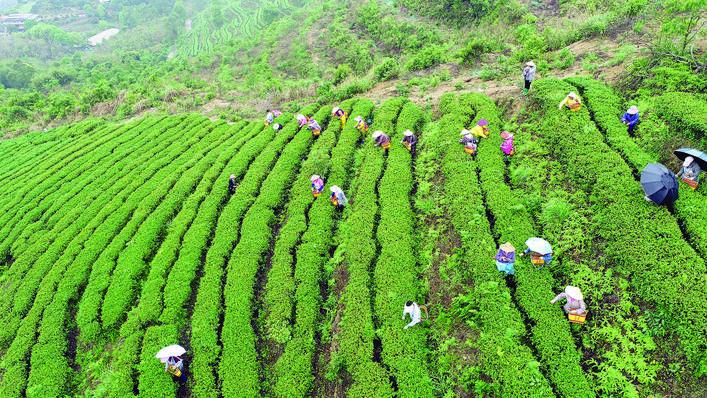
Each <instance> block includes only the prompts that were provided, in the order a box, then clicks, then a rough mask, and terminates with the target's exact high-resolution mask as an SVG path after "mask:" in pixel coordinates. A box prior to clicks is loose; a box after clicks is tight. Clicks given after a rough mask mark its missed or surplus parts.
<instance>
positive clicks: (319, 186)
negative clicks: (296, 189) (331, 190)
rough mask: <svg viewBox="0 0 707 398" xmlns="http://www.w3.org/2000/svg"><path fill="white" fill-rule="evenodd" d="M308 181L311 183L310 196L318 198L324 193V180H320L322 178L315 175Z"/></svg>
mask: <svg viewBox="0 0 707 398" xmlns="http://www.w3.org/2000/svg"><path fill="white" fill-rule="evenodd" d="M309 181H311V182H312V195H314V197H315V198H318V197H319V195H321V194H322V192H324V180H322V177H320V176H318V175H316V174H315V175H313V176H311V177H310V178H309Z"/></svg>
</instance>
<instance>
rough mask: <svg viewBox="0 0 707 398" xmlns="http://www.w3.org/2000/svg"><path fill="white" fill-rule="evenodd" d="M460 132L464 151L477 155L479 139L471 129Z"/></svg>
mask: <svg viewBox="0 0 707 398" xmlns="http://www.w3.org/2000/svg"><path fill="white" fill-rule="evenodd" d="M460 134H461V136H462V138H461V139H460V140H459V143H460V144H463V145H464V152H466V153H468V154H469V155H471V156H473V157H476V150H477V148H478V143H479V141H478V140H477V139H476V137H474V135H473V134H471V131H469V130H466V129H465V130H462V132H461V133H460Z"/></svg>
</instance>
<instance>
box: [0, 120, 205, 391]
mask: <svg viewBox="0 0 707 398" xmlns="http://www.w3.org/2000/svg"><path fill="white" fill-rule="evenodd" d="M202 135H205V133H204V134H202ZM200 138H201V137H200V136H198V135H197V136H195V137H194V138H193V139H191V140H189V141H188V142H186V143H184V144H181V145H173V146H172V148H171V150H170V152H169V153H168V154H165V155H164V157H163V158H158V159H155V158H152V159H151V163H150V167H147V168H145V169H144V170H143V172H142V173H141V175H137V176H136V175H131V176H130V178H129V182H130V184H128V185H122V186H121V189H123V188H125V189H124V190H123V194H122V195H123V198H124V199H122V200H121V199H117V200H116V197H115V196H114V195H113V202H111V205H110V206H108V207H104V208H102V209H100V212H99V215H98V216H96V217H95V218H94V219H93V220H92V224H93V223H94V222H95V223H97V224H98V225H88V226H87V227H86V228H84V229H83V230H81V232H80V233H78V234H77V235H75V239H73V240H72V242H71V244H70V245H69V246H68V247H67V248H66V250H64V251H63V254H62V256H61V257H60V258H58V259H57V261H56V262H55V263H54V264H53V265H52V266H51V270H50V271H49V272H48V273H47V275H46V276H45V277H44V279H43V280H42V283H41V285H39V286H35V288H37V287H38V291H37V294H36V297H35V298H34V304H33V305H32V307H31V309H30V311H29V313H28V314H27V315H26V316H25V317H24V318H23V319H22V321H21V323H20V322H19V320H17V321H15V320H14V319H13V320H11V323H10V325H17V324H19V329H17V326H11V327H8V328H6V329H4V330H17V335H16V337H15V339H14V340H13V342H12V344H11V346H10V348H9V349H8V351H7V353H6V354H5V356H4V357H3V360H2V367H3V368H5V369H6V371H5V374H4V377H3V380H2V382H0V391H1V392H2V396H7V397H11V396H18V395H20V394H21V392H22V390H23V389H24V386H25V383H26V380H25V377H26V376H25V375H26V372H27V366H26V363H25V361H27V360H28V358H27V355H28V354H29V350H30V349H31V347H32V345H33V343H34V339H35V334H36V332H37V330H36V329H37V325H38V323H39V322H40V320H41V316H42V313H43V312H44V309H45V307H46V306H47V305H48V304H49V303H50V302H51V300H52V299H53V296H54V293H55V287H56V286H57V284H58V283H59V282H60V280H61V278H62V276H63V272H64V270H65V269H66V268H67V267H69V265H70V264H72V263H73V262H74V258H76V259H77V260H76V262H78V263H79V264H89V265H92V263H93V261H95V259H96V258H97V257H98V256H99V255H101V256H102V252H103V249H104V248H105V247H106V246H107V245H109V241H111V239H112V238H113V237H114V236H115V234H117V233H118V232H119V230H120V229H121V228H122V226H123V225H124V224H125V223H126V222H127V220H128V219H129V218H130V215H131V213H132V211H133V210H134V209H135V208H136V207H137V206H138V205H139V204H140V203H141V200H143V198H145V197H146V196H147V195H149V194H150V193H152V191H153V190H154V188H155V187H156V186H161V187H162V192H164V191H165V190H167V189H169V185H170V172H171V171H172V170H168V169H164V168H163V166H164V165H166V164H172V163H173V162H174V161H175V159H180V160H179V161H177V162H178V163H177V164H178V165H181V164H182V162H184V161H185V160H186V159H184V158H188V157H189V156H185V155H184V152H185V149H186V148H188V147H190V146H192V145H194V144H197V143H198V142H199V139H200ZM171 178H172V179H176V178H177V176H176V175H174V174H171ZM148 181H149V183H148ZM127 182H128V179H126V183H127ZM118 198H120V196H118ZM91 207H93V206H91ZM96 210H98V209H96ZM88 214H92V213H88ZM101 214H103V216H102V215H101ZM106 217H107V218H106ZM94 229H95V231H94ZM113 242H116V243H115V245H114V246H118V243H119V242H118V241H112V242H111V244H112V243H113ZM84 244H85V246H84ZM123 244H124V243H123ZM121 247H122V246H121ZM78 256H80V260H81V261H78V259H79V257H78ZM94 269H95V268H94ZM33 290H35V289H33ZM84 293H85V292H84ZM18 315H19V314H15V316H18ZM15 319H17V318H15ZM29 393H31V391H28V394H29Z"/></svg>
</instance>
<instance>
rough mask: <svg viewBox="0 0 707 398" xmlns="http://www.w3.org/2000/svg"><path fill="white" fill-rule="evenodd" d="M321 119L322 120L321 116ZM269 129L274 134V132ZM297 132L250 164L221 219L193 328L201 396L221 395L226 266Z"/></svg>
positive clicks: (286, 131) (282, 134) (285, 133)
mask: <svg viewBox="0 0 707 398" xmlns="http://www.w3.org/2000/svg"><path fill="white" fill-rule="evenodd" d="M312 109H313V108H312V107H309V108H307V109H305V110H303V111H304V112H311V110H312ZM328 114H329V109H322V110H320V111H319V112H318V114H317V115H316V116H317V117H319V116H325V115H328ZM286 118H287V119H286ZM291 119H292V115H289V116H286V115H283V116H281V120H291ZM319 119H320V120H322V118H321V117H320V118H319ZM268 130H269V131H272V129H268ZM297 132H298V129H297V125H296V123H295V122H292V121H291V122H290V123H288V124H287V125H286V126H285V127H284V128H283V129H282V130H280V131H279V132H278V133H277V134H276V135H275V137H274V139H273V140H272V141H271V142H270V144H268V146H267V148H265V149H264V150H263V152H261V153H260V155H258V157H257V158H256V159H255V161H253V163H251V164H250V166H249V168H248V172H247V173H246V175H245V177H243V180H241V182H240V184H239V186H238V188H237V190H236V193H235V194H234V195H233V196H232V197H231V198H230V200H229V201H228V204H227V205H226V207H224V209H223V211H222V213H221V215H220V216H219V221H218V224H217V227H216V231H215V233H214V236H213V239H212V244H211V247H210V248H209V250H208V251H207V253H206V257H205V260H204V266H203V276H202V277H201V279H200V280H199V288H198V289H199V290H198V292H197V296H196V303H195V305H194V312H193V315H192V319H191V325H190V326H191V341H190V343H191V347H192V352H193V355H194V359H193V362H192V363H191V372H192V380H193V384H192V391H194V393H195V394H197V395H199V396H200V397H207V396H214V395H217V394H218V388H217V385H216V378H215V374H214V369H215V368H216V364H217V363H218V361H219V356H220V352H221V347H220V345H219V342H218V340H219V335H218V333H219V330H218V328H219V325H220V321H221V315H222V314H221V311H222V309H221V303H222V300H223V296H222V294H223V285H222V283H223V278H224V276H225V270H224V267H225V266H226V264H227V261H228V259H229V257H230V256H231V252H232V251H233V249H234V247H235V245H236V243H237V242H238V238H239V231H240V227H241V219H242V217H243V215H244V214H245V213H246V211H247V210H248V209H249V208H250V207H251V205H252V204H253V202H255V200H256V197H257V195H258V190H259V189H260V187H261V184H262V183H263V181H264V180H265V179H266V177H267V175H268V173H269V171H270V169H271V167H272V166H273V164H275V163H276V161H277V160H278V156H279V155H280V153H281V151H282V150H283V148H284V147H285V145H286V144H287V143H288V142H290V141H291V140H293V137H296V135H297ZM302 134H306V132H302ZM310 136H311V134H310Z"/></svg>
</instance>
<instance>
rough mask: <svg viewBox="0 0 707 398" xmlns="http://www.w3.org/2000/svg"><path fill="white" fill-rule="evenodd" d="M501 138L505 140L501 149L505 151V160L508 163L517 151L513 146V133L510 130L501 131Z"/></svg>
mask: <svg viewBox="0 0 707 398" xmlns="http://www.w3.org/2000/svg"><path fill="white" fill-rule="evenodd" d="M501 138H502V139H503V142H502V143H501V151H502V152H503V161H504V162H506V163H508V162H509V161H510V158H511V156H513V155H514V154H515V153H516V150H515V147H514V146H513V134H511V133H509V132H508V131H504V132H502V133H501Z"/></svg>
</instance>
